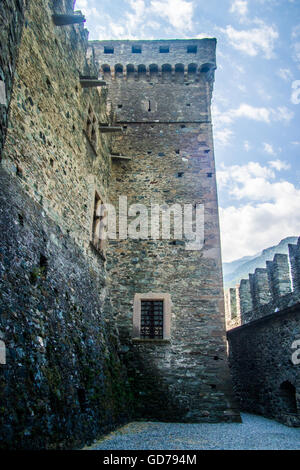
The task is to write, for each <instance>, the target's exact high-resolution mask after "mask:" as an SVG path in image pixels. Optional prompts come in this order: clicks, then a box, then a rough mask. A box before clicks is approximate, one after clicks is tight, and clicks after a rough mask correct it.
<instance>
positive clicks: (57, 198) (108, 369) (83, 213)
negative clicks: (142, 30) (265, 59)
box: [0, 0, 130, 449]
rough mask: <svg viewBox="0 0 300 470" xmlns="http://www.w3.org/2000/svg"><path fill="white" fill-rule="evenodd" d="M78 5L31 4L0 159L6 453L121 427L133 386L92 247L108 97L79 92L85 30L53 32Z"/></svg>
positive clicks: (1, 422)
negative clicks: (91, 128) (89, 132)
mask: <svg viewBox="0 0 300 470" xmlns="http://www.w3.org/2000/svg"><path fill="white" fill-rule="evenodd" d="M51 5H54V7H55V9H56V8H58V11H65V10H63V8H67V9H68V10H67V11H71V10H70V8H71V7H72V2H70V1H68V2H66V4H65V3H62V2H54V4H52V3H50V2H47V1H44V0H35V1H32V2H30V3H29V5H28V9H27V11H26V17H25V23H24V29H23V34H22V40H21V44H20V50H19V60H18V65H17V70H16V78H15V81H14V88H13V94H12V100H11V106H10V114H9V120H8V132H7V139H6V143H5V147H4V150H3V159H2V164H1V205H0V207H1V233H2V237H1V243H0V283H1V289H0V335H1V336H0V339H1V341H3V342H4V344H5V347H6V356H7V360H6V365H4V364H1V365H0V402H1V407H0V447H1V448H22V449H24V448H30V449H32V448H36V449H41V448H58V447H60V448H67V447H74V446H78V447H79V446H81V445H83V444H84V443H86V442H91V441H92V440H93V439H94V438H96V437H97V436H98V435H99V434H101V433H102V432H104V431H106V430H107V429H108V428H111V427H112V426H114V425H116V424H118V423H120V422H123V421H124V420H126V419H127V417H128V410H129V409H130V391H129V388H128V381H127V376H126V371H125V369H124V366H123V365H122V363H121V362H120V359H119V342H118V332H117V329H116V327H115V323H114V319H113V317H112V309H111V306H110V301H109V297H108V286H107V284H108V283H107V274H106V268H105V262H104V259H103V257H101V256H99V254H98V253H97V252H96V251H95V250H94V249H93V248H92V247H91V245H90V238H91V223H92V214H93V204H94V191H95V188H97V189H98V190H99V192H100V193H101V194H102V195H104V197H105V195H106V194H107V188H108V185H109V179H110V171H111V164H110V151H109V147H110V145H111V138H110V137H107V136H106V135H105V136H104V135H102V134H101V135H100V134H99V135H98V144H97V148H96V152H95V150H93V148H92V147H91V145H90V142H89V140H88V139H87V138H86V136H85V135H84V133H83V130H84V129H85V126H86V120H87V113H88V107H89V105H90V104H92V106H93V109H94V112H95V115H96V116H97V118H98V120H99V122H108V117H107V115H106V92H105V91H104V90H100V92H99V91H98V90H83V89H82V88H81V85H80V82H79V74H83V75H88V74H90V73H94V71H95V69H94V66H93V64H90V65H89V64H88V63H87V62H86V59H85V56H86V48H87V32H86V30H84V29H83V26H82V25H78V26H64V27H58V26H54V24H53V22H52V18H51V15H52V13H53V11H57V10H53V9H51Z"/></svg>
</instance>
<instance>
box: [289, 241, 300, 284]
mask: <svg viewBox="0 0 300 470" xmlns="http://www.w3.org/2000/svg"><path fill="white" fill-rule="evenodd" d="M289 258H290V265H291V276H292V284H293V291H295V292H298V293H300V238H299V239H298V243H297V245H289Z"/></svg>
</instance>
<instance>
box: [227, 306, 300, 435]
mask: <svg viewBox="0 0 300 470" xmlns="http://www.w3.org/2000/svg"><path fill="white" fill-rule="evenodd" d="M227 337H228V342H229V360H230V366H231V374H232V377H233V382H234V388H235V392H236V395H237V398H238V400H239V402H240V406H241V409H242V410H244V411H247V412H249V413H255V414H262V415H263V416H267V417H271V418H275V419H277V420H279V421H281V422H283V423H284V424H287V425H290V426H300V380H299V379H300V374H299V368H300V365H299V364H296V363H293V361H292V355H293V353H294V352H295V349H294V348H293V347H292V346H293V344H294V342H295V341H299V340H300V304H299V303H298V304H296V305H294V306H293V307H289V308H288V309H286V310H283V311H281V312H278V313H272V314H271V315H268V316H265V317H263V318H261V319H259V320H256V321H252V322H251V323H248V324H246V325H244V326H241V327H239V328H235V329H233V330H231V331H228V332H227ZM293 390H294V391H293ZM287 391H288V392H289V393H287Z"/></svg>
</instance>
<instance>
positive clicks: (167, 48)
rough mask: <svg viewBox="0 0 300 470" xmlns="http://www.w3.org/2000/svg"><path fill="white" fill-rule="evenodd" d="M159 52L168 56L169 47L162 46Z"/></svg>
mask: <svg viewBox="0 0 300 470" xmlns="http://www.w3.org/2000/svg"><path fill="white" fill-rule="evenodd" d="M159 52H160V53H161V54H168V53H169V52H170V48H169V46H160V48H159Z"/></svg>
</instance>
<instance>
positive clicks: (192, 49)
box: [186, 46, 197, 54]
mask: <svg viewBox="0 0 300 470" xmlns="http://www.w3.org/2000/svg"><path fill="white" fill-rule="evenodd" d="M186 51H187V53H188V54H196V53H197V46H187V49H186Z"/></svg>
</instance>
